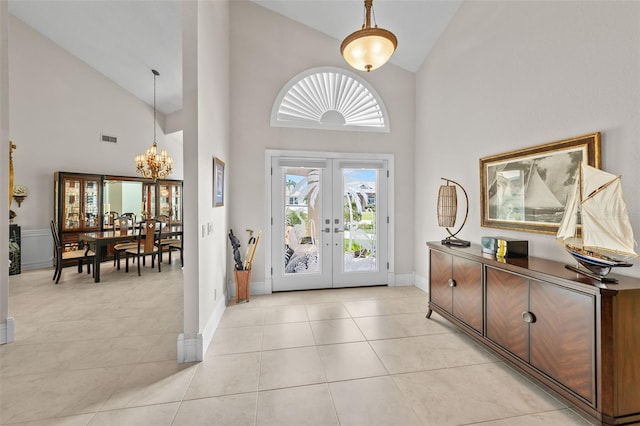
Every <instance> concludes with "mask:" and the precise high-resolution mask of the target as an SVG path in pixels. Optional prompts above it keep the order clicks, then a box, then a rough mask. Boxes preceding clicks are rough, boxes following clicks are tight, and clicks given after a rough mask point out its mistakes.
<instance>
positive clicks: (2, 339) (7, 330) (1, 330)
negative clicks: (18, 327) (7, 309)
mask: <svg viewBox="0 0 640 426" xmlns="http://www.w3.org/2000/svg"><path fill="white" fill-rule="evenodd" d="M15 338H16V337H15V322H14V321H13V317H9V318H7V322H6V323H5V324H0V345H4V344H5V343H11V342H13V341H14V340H15Z"/></svg>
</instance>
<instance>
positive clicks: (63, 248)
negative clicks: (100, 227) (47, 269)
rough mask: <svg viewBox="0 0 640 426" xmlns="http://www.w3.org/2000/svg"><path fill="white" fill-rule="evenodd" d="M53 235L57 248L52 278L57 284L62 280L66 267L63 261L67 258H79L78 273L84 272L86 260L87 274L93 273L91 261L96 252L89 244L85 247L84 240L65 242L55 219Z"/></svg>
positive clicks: (52, 229) (52, 228) (52, 222)
mask: <svg viewBox="0 0 640 426" xmlns="http://www.w3.org/2000/svg"><path fill="white" fill-rule="evenodd" d="M51 235H52V236H53V245H54V250H55V256H54V265H53V266H54V267H55V272H54V273H53V278H52V280H55V281H56V284H58V282H59V281H60V277H61V276H62V268H64V265H63V263H64V261H66V260H77V262H78V273H81V272H82V264H83V263H84V262H86V264H87V274H90V273H91V262H93V258H94V256H95V253H94V252H93V251H91V250H90V249H89V245H86V247H83V245H82V242H79V243H65V244H63V243H62V240H61V239H60V235H58V230H57V228H56V224H55V222H54V221H53V220H52V221H51Z"/></svg>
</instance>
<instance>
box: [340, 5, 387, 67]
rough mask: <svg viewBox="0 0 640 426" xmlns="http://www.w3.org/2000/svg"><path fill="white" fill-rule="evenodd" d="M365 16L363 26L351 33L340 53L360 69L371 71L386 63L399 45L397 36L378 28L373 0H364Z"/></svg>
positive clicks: (343, 43)
mask: <svg viewBox="0 0 640 426" xmlns="http://www.w3.org/2000/svg"><path fill="white" fill-rule="evenodd" d="M364 9H365V17H364V23H363V24H362V28H361V29H359V30H358V31H355V32H353V33H351V34H349V35H348V36H347V37H346V38H345V39H344V41H343V42H342V44H341V45H340V53H341V54H342V56H343V57H344V60H345V61H347V63H348V64H349V65H351V66H352V67H353V68H355V69H357V70H360V71H367V72H370V71H371V70H375V69H376V68H380V67H381V66H382V65H384V64H385V63H386V62H387V61H388V60H389V58H391V55H393V52H395V50H396V47H397V46H398V39H397V38H396V36H395V35H394V34H393V33H392V32H391V31H388V30H385V29H384V28H378V24H377V23H376V22H375V13H374V14H373V20H374V26H373V27H372V26H371V12H372V11H373V0H364Z"/></svg>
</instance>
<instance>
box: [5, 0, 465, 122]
mask: <svg viewBox="0 0 640 426" xmlns="http://www.w3.org/2000/svg"><path fill="white" fill-rule="evenodd" d="M235 1H237V0H235ZM252 1H254V3H256V4H259V5H260V6H263V7H265V8H268V9H270V10H272V11H274V12H276V13H279V14H281V15H284V16H286V17H288V18H290V19H293V20H296V21H298V22H300V23H302V24H304V25H307V26H309V27H311V28H314V29H316V30H318V31H321V32H323V33H325V34H327V35H329V36H331V37H333V38H335V39H336V50H337V49H338V46H339V44H340V41H341V40H342V39H343V38H344V37H345V36H346V35H348V34H349V33H351V32H353V31H355V30H357V29H359V28H360V26H361V25H362V20H363V11H364V7H363V2H362V1H360V0H306V1H300V0H252ZM461 2H462V0H448V1H442V0H375V2H374V12H375V16H376V18H377V19H376V20H377V23H378V25H379V26H380V27H382V28H385V29H388V30H390V31H392V32H394V33H395V34H396V36H397V37H398V49H397V50H396V52H395V53H394V55H393V57H392V59H391V62H392V63H394V64H396V65H398V66H400V67H402V68H405V69H407V70H409V71H412V72H415V71H417V70H418V68H419V67H420V65H421V64H422V62H423V61H424V59H425V58H426V56H427V55H428V54H429V51H430V50H431V48H432V47H433V45H434V44H435V43H436V41H437V40H438V38H439V36H440V34H441V33H442V31H444V29H445V28H446V26H447V24H448V23H449V21H450V20H451V18H452V17H453V15H454V14H455V12H456V11H457V9H458V7H459V6H460V4H461ZM9 12H10V13H11V14H12V15H14V16H16V17H17V18H18V19H20V20H22V21H23V22H25V23H26V24H27V25H29V26H31V27H33V28H34V29H36V30H37V31H38V32H40V33H41V34H43V35H44V36H46V37H47V38H49V39H51V40H52V41H53V42H54V43H56V44H57V45H59V46H61V47H62V48H64V49H65V50H67V51H68V52H70V53H71V54H73V55H74V56H76V57H78V58H79V59H81V60H82V61H84V62H86V63H87V64H88V65H90V66H91V67H93V68H95V69H96V70H98V71H100V72H101V73H102V74H104V75H105V76H107V77H108V78H110V79H111V80H113V81H114V82H116V83H117V84H118V85H120V86H121V87H123V88H124V89H126V90H127V91H129V92H130V93H132V94H133V95H135V96H136V97H138V98H139V99H141V100H143V101H144V102H147V103H148V104H150V105H152V104H153V75H152V73H151V69H157V70H158V71H159V72H160V76H159V77H158V80H157V106H158V110H159V111H161V112H162V113H165V114H168V113H171V112H174V111H177V110H180V109H181V108H182V63H181V60H182V55H181V52H182V28H181V2H180V1H176V0H154V1H135V0H127V1H111V0H91V1H77V0H57V1H50V0H9Z"/></svg>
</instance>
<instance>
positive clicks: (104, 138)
mask: <svg viewBox="0 0 640 426" xmlns="http://www.w3.org/2000/svg"><path fill="white" fill-rule="evenodd" d="M100 140H101V141H102V142H111V143H118V138H117V137H115V136H109V135H105V134H100Z"/></svg>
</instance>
